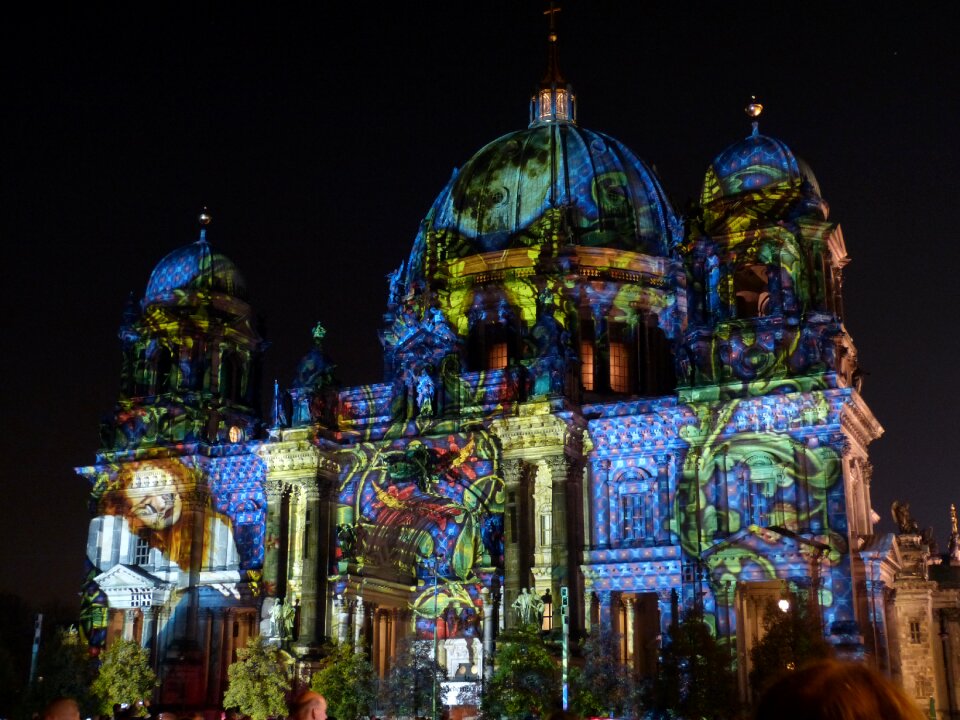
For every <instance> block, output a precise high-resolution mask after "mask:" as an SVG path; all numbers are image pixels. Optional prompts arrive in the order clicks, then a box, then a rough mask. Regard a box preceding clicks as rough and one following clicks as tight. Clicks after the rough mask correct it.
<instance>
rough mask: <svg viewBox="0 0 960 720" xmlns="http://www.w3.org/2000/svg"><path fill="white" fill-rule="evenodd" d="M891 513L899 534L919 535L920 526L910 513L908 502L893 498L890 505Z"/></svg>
mask: <svg viewBox="0 0 960 720" xmlns="http://www.w3.org/2000/svg"><path fill="white" fill-rule="evenodd" d="M890 511H891V513H892V514H893V521H894V522H895V523H896V524H897V530H898V532H899V533H900V534H901V535H919V534H920V526H919V525H918V524H917V521H916V520H914V519H913V515H911V514H910V503H906V502H900V501H899V500H894V501H893V505H891V506H890Z"/></svg>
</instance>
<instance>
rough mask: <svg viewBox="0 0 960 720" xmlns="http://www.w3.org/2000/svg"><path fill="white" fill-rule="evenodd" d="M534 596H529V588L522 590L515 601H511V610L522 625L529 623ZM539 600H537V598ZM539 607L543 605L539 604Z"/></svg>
mask: <svg viewBox="0 0 960 720" xmlns="http://www.w3.org/2000/svg"><path fill="white" fill-rule="evenodd" d="M533 599H534V596H533V595H531V594H530V589H529V588H524V589H523V590H522V591H521V592H520V594H519V595H518V596H517V599H516V600H514V601H513V609H514V610H516V611H517V619H518V620H519V621H520V622H522V623H528V622H530V615H531V610H533ZM538 599H539V598H538ZM540 605H541V607H542V606H543V603H542V602H541V603H540Z"/></svg>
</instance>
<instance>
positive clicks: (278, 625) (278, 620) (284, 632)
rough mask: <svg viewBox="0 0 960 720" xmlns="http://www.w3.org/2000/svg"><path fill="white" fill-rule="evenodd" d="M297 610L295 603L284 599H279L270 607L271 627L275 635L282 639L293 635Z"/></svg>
mask: <svg viewBox="0 0 960 720" xmlns="http://www.w3.org/2000/svg"><path fill="white" fill-rule="evenodd" d="M295 613H296V611H295V610H294V608H293V605H291V604H289V603H284V602H283V600H277V601H276V602H275V603H274V604H273V607H272V608H270V625H271V627H270V629H271V630H272V631H273V633H272V634H273V636H274V637H279V638H280V639H281V640H285V639H289V638H290V637H292V636H293V620H294V615H295Z"/></svg>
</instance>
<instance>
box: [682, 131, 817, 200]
mask: <svg viewBox="0 0 960 720" xmlns="http://www.w3.org/2000/svg"><path fill="white" fill-rule="evenodd" d="M799 177H800V168H799V166H798V164H797V159H796V158H795V157H794V155H793V153H792V152H791V151H790V148H788V147H787V146H786V145H785V144H784V143H782V142H781V141H779V140H776V139H774V138H770V137H767V136H766V135H760V134H759V133H757V132H756V131H755V132H754V134H753V135H751V136H750V137H748V138H746V139H744V140H741V141H739V142H737V143H734V144H733V145H731V146H730V147H728V148H727V149H726V150H724V151H723V152H722V153H720V154H719V155H718V156H717V157H716V159H715V160H714V161H713V163H712V164H711V165H710V167H709V169H708V170H707V176H706V179H705V181H704V184H703V195H702V197H701V202H702V204H703V205H708V204H710V203H711V202H713V201H714V200H717V199H719V198H721V197H730V196H732V195H739V194H740V193H745V192H752V191H756V190H760V189H762V188H766V187H769V186H771V185H778V184H780V183H784V182H788V181H789V180H791V179H794V178H799Z"/></svg>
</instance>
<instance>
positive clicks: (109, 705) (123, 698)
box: [90, 638, 157, 715]
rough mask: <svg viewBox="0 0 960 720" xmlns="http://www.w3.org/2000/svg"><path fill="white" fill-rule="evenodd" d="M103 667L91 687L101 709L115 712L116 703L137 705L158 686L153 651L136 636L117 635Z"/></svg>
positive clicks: (107, 712) (103, 661) (105, 711)
mask: <svg viewBox="0 0 960 720" xmlns="http://www.w3.org/2000/svg"><path fill="white" fill-rule="evenodd" d="M100 659H101V664H100V671H99V672H98V673H97V677H96V679H95V680H94V681H93V685H91V687H90V690H91V692H92V693H93V695H94V697H95V698H96V700H97V703H98V709H99V712H100V713H102V714H104V715H110V714H112V713H113V706H114V705H115V704H116V703H127V704H129V705H134V704H135V703H136V702H137V701H138V700H144V699H147V700H149V699H150V695H151V694H152V693H153V689H154V688H155V687H156V686H157V676H156V674H155V673H154V672H153V669H152V668H151V667H150V653H149V651H147V649H146V648H142V647H140V644H139V643H137V642H134V641H133V640H122V639H120V638H117V639H116V640H114V641H113V642H111V643H110V645H109V646H108V647H107V650H106V652H104V653H103V654H102V655H101V656H100Z"/></svg>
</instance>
